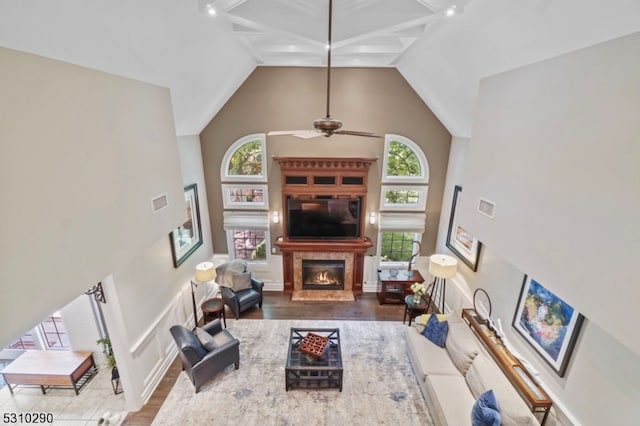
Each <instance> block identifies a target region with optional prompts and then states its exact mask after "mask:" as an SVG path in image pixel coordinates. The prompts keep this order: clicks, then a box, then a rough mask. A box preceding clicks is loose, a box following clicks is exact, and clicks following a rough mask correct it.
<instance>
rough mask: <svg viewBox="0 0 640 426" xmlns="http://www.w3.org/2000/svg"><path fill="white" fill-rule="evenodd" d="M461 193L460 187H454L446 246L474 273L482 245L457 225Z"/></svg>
mask: <svg viewBox="0 0 640 426" xmlns="http://www.w3.org/2000/svg"><path fill="white" fill-rule="evenodd" d="M461 193H462V187H461V186H459V185H456V186H455V188H454V189H453V202H452V204H451V215H450V216H449V230H448V231H447V242H446V244H447V247H449V250H451V251H452V252H453V253H454V254H455V255H456V256H458V257H459V258H460V260H462V262H463V263H464V264H465V265H467V266H468V267H469V268H471V270H472V271H474V272H475V271H477V270H478V258H479V257H480V249H481V248H482V243H481V242H480V241H478V239H477V238H474V237H473V235H471V234H470V233H469V232H467V230H465V229H464V228H463V227H462V226H460V225H459V224H458V218H457V207H458V204H459V201H460V194H461Z"/></svg>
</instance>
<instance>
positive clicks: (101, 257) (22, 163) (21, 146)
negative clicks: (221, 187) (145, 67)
mask: <svg viewBox="0 0 640 426" xmlns="http://www.w3.org/2000/svg"><path fill="white" fill-rule="evenodd" d="M0 93H2V95H1V96H2V100H1V101H0V194H2V202H1V203H0V235H2V238H1V239H0V253H1V255H0V285H1V286H2V297H0V322H1V323H2V324H4V326H3V327H2V328H1V329H0V347H3V346H5V344H7V343H9V342H10V341H11V340H12V339H14V338H16V337H18V336H19V335H20V334H21V333H23V332H24V331H26V330H28V329H30V328H32V327H33V326H34V325H35V324H37V323H39V322H40V321H41V320H42V318H44V317H45V316H47V315H49V314H51V313H52V312H53V311H55V310H57V309H60V308H61V307H63V306H64V305H66V304H67V303H69V302H70V301H72V300H74V299H75V298H76V297H77V296H78V295H80V294H82V293H83V292H84V291H85V290H87V289H89V288H91V287H92V286H93V285H94V284H96V283H97V282H98V281H100V280H102V279H103V278H104V277H106V276H107V275H108V274H110V273H111V272H113V271H114V270H117V269H118V268H120V267H122V266H124V265H126V264H127V263H129V262H130V261H131V260H132V259H133V258H134V257H136V256H137V255H139V253H141V252H143V251H144V250H145V249H146V248H147V247H148V246H150V245H151V244H153V243H155V242H156V241H158V240H159V239H160V238H163V239H167V237H166V235H167V234H168V233H169V231H170V230H171V229H173V228H174V227H175V226H176V225H177V224H179V223H181V219H182V217H183V216H184V203H183V202H182V201H180V200H181V199H183V190H182V179H181V174H180V163H179V159H178V150H177V145H176V136H175V128H174V124H173V114H172V111H171V99H170V96H169V91H168V90H167V89H165V88H161V87H157V86H153V85H150V84H146V83H141V82H137V81H133V80H130V79H125V78H122V77H118V76H115V75H112V74H107V73H103V72H98V71H94V70H90V69H88V68H83V67H79V66H75V65H71V64H67V63H64V62H60V61H54V60H51V59H46V58H43V57H40V56H35V55H30V54H27V53H22V52H17V51H14V50H9V49H4V48H0ZM163 193H166V194H167V195H168V199H169V207H168V208H167V209H165V210H163V211H161V212H159V213H157V214H153V213H152V211H151V201H150V200H151V198H152V197H155V196H157V195H159V194H163Z"/></svg>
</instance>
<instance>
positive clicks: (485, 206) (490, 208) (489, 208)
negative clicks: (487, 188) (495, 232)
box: [478, 198, 496, 219]
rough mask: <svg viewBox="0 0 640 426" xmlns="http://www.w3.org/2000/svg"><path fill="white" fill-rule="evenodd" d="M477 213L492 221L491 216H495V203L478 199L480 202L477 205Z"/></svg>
mask: <svg viewBox="0 0 640 426" xmlns="http://www.w3.org/2000/svg"><path fill="white" fill-rule="evenodd" d="M478 211H479V212H480V213H482V214H483V215H485V216H487V217H490V218H491V219H493V216H495V214H496V203H494V202H493V201H489V200H485V199H484V198H480V202H479V203H478Z"/></svg>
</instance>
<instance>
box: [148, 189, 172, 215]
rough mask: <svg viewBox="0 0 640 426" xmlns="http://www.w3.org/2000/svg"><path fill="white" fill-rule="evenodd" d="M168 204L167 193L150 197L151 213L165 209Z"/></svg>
mask: <svg viewBox="0 0 640 426" xmlns="http://www.w3.org/2000/svg"><path fill="white" fill-rule="evenodd" d="M168 205H169V199H168V198H167V194H161V195H158V196H157V197H153V198H152V199H151V211H152V212H153V214H156V213H158V212H159V211H160V210H163V209H166V208H167V206H168Z"/></svg>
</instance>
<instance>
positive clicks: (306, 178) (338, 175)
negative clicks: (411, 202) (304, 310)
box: [274, 157, 376, 294]
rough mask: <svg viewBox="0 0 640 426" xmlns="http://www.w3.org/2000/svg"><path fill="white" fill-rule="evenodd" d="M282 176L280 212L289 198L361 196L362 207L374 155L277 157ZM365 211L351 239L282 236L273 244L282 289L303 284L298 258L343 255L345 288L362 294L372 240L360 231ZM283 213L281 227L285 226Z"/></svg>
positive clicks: (285, 227)
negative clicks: (279, 258)
mask: <svg viewBox="0 0 640 426" xmlns="http://www.w3.org/2000/svg"><path fill="white" fill-rule="evenodd" d="M274 160H275V161H276V162H277V164H278V165H279V166H280V173H281V177H282V203H283V204H282V211H286V208H287V204H286V203H287V199H288V198H299V199H313V198H325V199H326V198H360V200H361V202H360V205H361V206H363V207H364V206H366V205H367V202H366V200H367V181H368V174H369V168H370V167H371V165H372V164H373V163H374V162H375V161H376V159H375V158H359V157H320V158H312V157H276V158H274ZM365 217H366V212H364V211H363V212H361V215H360V226H359V229H360V230H361V231H360V236H359V237H358V238H354V239H345V240H342V239H331V240H328V239H317V240H315V239H309V240H298V239H295V240H292V239H289V238H288V235H284V236H283V237H280V238H278V239H277V240H276V242H275V246H276V247H278V248H279V249H280V251H281V252H282V258H283V264H282V267H283V277H284V291H285V292H287V293H290V292H294V291H299V290H300V289H301V286H302V283H301V282H299V281H301V274H300V273H299V268H300V266H299V265H296V263H295V262H297V261H299V260H300V259H301V258H310V256H311V257H313V256H316V257H317V258H319V259H322V258H331V257H334V258H343V259H345V262H346V263H345V268H346V271H347V274H346V275H347V277H348V278H345V286H344V287H345V290H346V289H350V290H351V291H353V293H354V294H362V282H363V276H364V256H365V253H366V252H367V250H368V249H369V248H371V247H373V243H372V242H371V240H370V239H369V238H367V237H365V236H364V235H362V232H363V230H364V227H365ZM287 220H288V218H287V217H286V215H284V217H283V228H284V229H285V232H286V229H287Z"/></svg>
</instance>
